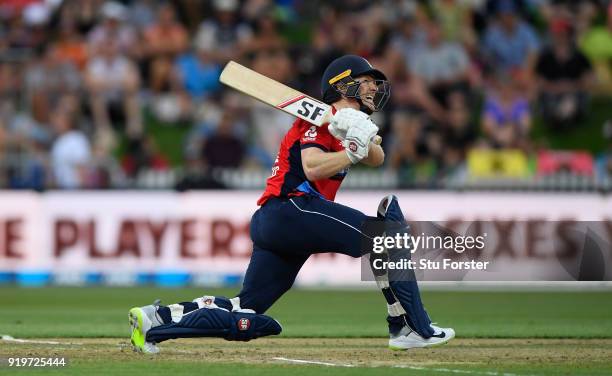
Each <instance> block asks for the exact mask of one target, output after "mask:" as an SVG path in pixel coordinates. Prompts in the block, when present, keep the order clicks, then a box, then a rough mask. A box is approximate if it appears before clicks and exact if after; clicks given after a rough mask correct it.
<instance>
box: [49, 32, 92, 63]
mask: <svg viewBox="0 0 612 376" xmlns="http://www.w3.org/2000/svg"><path fill="white" fill-rule="evenodd" d="M54 45H55V48H56V49H57V55H58V57H59V58H60V59H61V60H62V61H64V62H70V63H71V64H72V65H74V66H75V67H77V68H78V69H79V70H80V71H82V70H83V69H84V68H85V65H86V64H87V59H88V51H87V44H86V43H85V41H84V40H83V38H82V36H81V34H79V32H78V30H77V29H76V27H75V25H74V23H73V22H72V21H65V22H63V23H62V24H61V25H60V31H59V35H58V39H57V41H56V42H55V44H54Z"/></svg>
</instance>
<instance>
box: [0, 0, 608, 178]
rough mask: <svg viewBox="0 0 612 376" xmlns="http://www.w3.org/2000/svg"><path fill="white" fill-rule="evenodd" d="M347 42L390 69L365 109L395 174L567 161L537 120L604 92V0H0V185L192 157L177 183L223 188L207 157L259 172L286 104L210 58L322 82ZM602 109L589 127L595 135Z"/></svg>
mask: <svg viewBox="0 0 612 376" xmlns="http://www.w3.org/2000/svg"><path fill="white" fill-rule="evenodd" d="M346 53H353V54H358V55H361V56H364V57H366V58H367V59H369V61H370V62H371V63H372V64H373V65H374V66H376V67H377V68H378V69H380V70H382V71H383V72H385V73H386V75H387V77H388V78H389V80H390V82H391V93H392V96H391V100H390V102H389V104H388V105H387V107H386V109H385V110H384V112H381V113H377V114H375V115H374V116H373V119H374V121H375V122H376V123H377V124H378V125H379V126H380V128H381V131H380V134H381V135H382V136H383V139H384V144H383V146H384V148H385V151H386V155H387V158H386V162H385V166H384V168H385V169H386V170H388V171H393V172H396V173H397V174H398V176H399V181H400V182H401V186H411V185H412V184H414V183H415V182H416V183H418V182H424V183H428V182H436V181H440V180H441V179H442V180H443V179H445V178H447V177H448V176H452V175H453V174H456V173H458V171H465V169H466V168H473V169H474V170H473V172H475V173H476V174H477V173H478V172H479V171H480V172H482V173H483V175H486V174H487V171H488V172H491V171H493V172H499V170H500V169H499V168H498V167H499V166H498V167H495V166H496V164H499V163H508V164H509V165H511V166H514V167H516V166H518V167H517V169H515V170H516V171H518V172H517V173H516V174H515V175H516V176H522V175H523V174H524V171H526V169H528V165H529V163H528V162H527V160H528V159H529V158H533V157H534V156H535V158H538V157H540V158H541V160H539V161H537V166H539V165H540V164H542V165H543V166H550V165H551V164H550V163H548V164H546V161H548V160H552V161H557V162H556V163H557V165H560V166H561V168H569V169H571V168H572V166H574V164H575V163H574V162H573V161H574V159H575V158H574V156H572V155H569V156H568V155H567V152H564V153H565V154H563V155H562V156H558V155H556V154H555V152H554V151H550V150H548V151H545V152H543V148H546V147H547V146H548V145H546V143H542V141H541V140H540V141H535V140H534V138H533V137H532V133H533V129H534V122H535V120H534V119H536V118H537V119H541V122H542V124H543V126H544V127H546V128H548V129H549V130H553V131H554V132H559V133H562V132H567V131H573V130H575V129H576V128H579V127H581V124H583V123H584V122H585V121H587V120H588V119H589V116H591V111H590V109H591V102H592V99H593V98H594V97H604V98H609V99H610V100H612V4H611V3H610V2H609V1H605V0H601V1H598V0H590V1H589V0H584V1H563V0H514V1H513V0H497V1H492V0H432V1H416V0H412V1H411V0H381V1H365V0H331V1H321V0H319V1H305V0H276V1H273V0H202V1H191V0H172V1H171V0H167V1H161V0H132V1H105V0H63V1H62V0H3V1H1V2H0V188H11V189H21V188H24V189H26V188H27V189H39V190H42V189H49V188H60V189H75V188H102V189H103V188H116V187H128V186H130V182H133V181H134V179H136V178H137V177H138V176H139V174H141V173H142V172H143V171H168V170H171V169H175V168H180V169H182V170H183V171H187V172H188V173H187V174H186V175H185V176H184V179H183V181H177V182H176V184H177V186H180V187H183V188H205V187H220V186H221V184H220V183H219V182H216V181H214V179H212V178H211V175H210V174H208V173H207V172H209V171H213V170H214V169H216V168H240V169H244V170H249V169H262V170H263V169H269V168H270V167H271V165H272V164H273V162H274V159H275V156H276V153H277V149H278V145H279V143H280V140H281V139H282V137H283V135H284V134H285V132H286V131H287V129H288V128H289V127H290V126H291V124H292V122H293V119H292V118H291V117H290V116H288V115H287V114H284V113H282V112H280V111H277V110H275V109H273V108H270V107H268V106H265V105H262V104H260V103H258V102H255V101H253V100H251V99H250V98H247V97H245V96H243V95H240V94H238V93H236V92H234V91H232V90H230V89H228V88H225V87H223V86H222V85H221V84H220V83H219V81H218V78H219V74H220V71H221V69H222V67H223V66H224V64H225V63H226V62H227V61H229V60H237V61H239V62H241V63H243V64H245V65H248V66H250V67H251V68H253V69H255V70H256V71H258V72H260V73H262V74H264V75H266V76H269V77H271V78H273V79H276V80H278V81H281V82H284V83H286V84H288V85H290V86H293V87H295V88H297V89H299V90H301V91H304V92H306V93H309V94H310V95H313V96H315V97H320V93H319V90H320V89H319V87H320V77H321V75H322V73H323V70H324V69H325V67H326V66H327V64H329V63H330V62H331V61H332V60H333V59H334V58H336V57H338V56H341V55H343V54H346ZM611 103H612V102H611ZM611 124H612V123H611V122H607V123H606V124H602V125H601V128H602V130H601V132H600V133H599V134H598V136H597V137H602V138H604V137H606V138H607V140H608V141H607V144H608V145H612V125H611ZM160 127H162V128H163V130H164V132H157V133H156V132H155V131H153V129H154V128H157V129H159V128H160ZM186 127H187V128H188V129H187V130H186V129H185V128H186ZM166 128H170V129H166ZM172 129H174V130H175V131H176V132H177V134H185V137H184V139H182V142H180V144H177V145H174V148H178V149H179V150H180V151H181V160H180V161H179V162H178V163H176V162H175V163H171V162H170V158H169V156H168V155H167V153H168V147H169V146H168V145H167V143H164V144H165V146H164V148H161V147H160V146H159V144H160V142H163V141H164V140H163V137H165V135H167V132H168V131H171V130H172ZM181 132H182V133H181ZM160 138H162V139H160ZM585 149H588V147H587V146H585ZM610 149H611V150H607V151H606V150H600V152H601V153H602V154H601V155H592V154H591V153H588V152H587V153H586V160H584V157H585V155H584V153H583V152H582V151H578V152H579V153H582V154H579V155H578V156H576V158H582V159H580V161H582V162H581V163H582V164H580V166H583V165H584V164H585V163H586V164H587V165H588V164H589V163H590V164H591V166H592V167H591V168H590V169H589V168H586V169H585V168H577V169H576V171H577V172H578V173H585V174H587V175H588V174H590V175H594V174H612V147H611V148H610ZM498 151H499V152H500V153H501V154H499V155H501V157H499V155H498V154H496V153H497V152H498ZM504 153H507V154H504ZM517 153H518V154H517ZM543 153H545V154H546V155H545V156H544V154H543ZM491 155H493V157H491ZM506 156H507V157H508V158H506ZM546 158H548V159H546ZM551 158H552V159H551ZM559 158H561V159H562V160H565V159H568V160H569V161H570V162H567V163H565V162H563V161H561V162H559ZM563 158H565V159H563ZM589 158H590V159H589ZM594 158H599V159H597V161H596V162H594ZM500 160H501V161H502V162H499V161H500ZM504 160H506V162H503V161H504ZM487 163H488V164H489V165H490V166H489V167H487ZM576 163H578V162H576ZM553 165H554V163H553ZM483 166H484V167H483ZM521 166H522V167H521ZM555 166H556V165H555ZM501 170H504V168H501ZM545 170H546V169H545V168H544V167H543V168H542V171H545ZM572 171H573V170H572ZM553 172H554V171H553ZM510 175H513V174H510Z"/></svg>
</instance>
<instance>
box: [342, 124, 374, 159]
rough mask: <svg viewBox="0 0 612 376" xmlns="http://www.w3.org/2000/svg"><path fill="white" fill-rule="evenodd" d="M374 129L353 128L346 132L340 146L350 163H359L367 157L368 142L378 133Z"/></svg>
mask: <svg viewBox="0 0 612 376" xmlns="http://www.w3.org/2000/svg"><path fill="white" fill-rule="evenodd" d="M372 124H374V123H372ZM374 128H375V129H372V128H371V127H360V126H354V127H351V128H349V130H348V131H347V132H346V138H345V140H344V141H342V146H344V150H346V154H347V155H348V157H349V159H350V160H351V163H353V164H355V163H359V161H361V160H362V159H364V158H367V157H368V149H369V147H370V140H372V137H374V136H375V135H376V132H377V131H378V128H377V127H376V126H374Z"/></svg>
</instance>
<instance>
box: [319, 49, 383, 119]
mask: <svg viewBox="0 0 612 376" xmlns="http://www.w3.org/2000/svg"><path fill="white" fill-rule="evenodd" d="M366 75H369V76H372V77H373V78H374V82H375V84H376V86H377V88H378V89H377V91H376V94H375V95H374V98H373V101H372V102H373V104H374V109H373V110H372V109H371V108H369V107H367V106H365V105H364V104H363V102H362V98H361V97H360V93H359V87H360V85H361V83H359V82H357V81H355V78H357V77H359V76H366ZM321 94H322V96H323V102H325V103H327V104H331V103H333V102H336V101H337V100H339V99H340V98H342V96H345V97H347V98H355V99H357V101H358V102H359V104H360V107H361V111H364V112H366V113H372V112H373V111H379V110H381V109H382V108H383V107H384V106H385V104H386V103H387V101H388V100H389V95H390V87H389V82H388V81H387V77H386V76H385V75H384V74H383V73H382V72H381V71H379V70H378V69H374V67H372V65H371V64H370V63H369V62H368V61H367V60H366V59H364V58H363V57H361V56H357V55H344V56H342V57H339V58H337V59H336V60H334V61H332V62H331V63H330V64H329V65H328V66H327V68H326V69H325V72H324V73H323V77H322V79H321Z"/></svg>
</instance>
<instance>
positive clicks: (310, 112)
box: [297, 100, 325, 120]
mask: <svg viewBox="0 0 612 376" xmlns="http://www.w3.org/2000/svg"><path fill="white" fill-rule="evenodd" d="M301 105H302V107H301V108H300V109H298V111H297V112H298V114H300V115H302V116H304V117H307V118H309V119H310V120H316V119H317V118H318V117H319V116H321V115H323V111H325V109H324V108H322V107H319V106H317V105H315V104H314V103H310V102H307V101H306V100H303V101H302V102H301Z"/></svg>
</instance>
